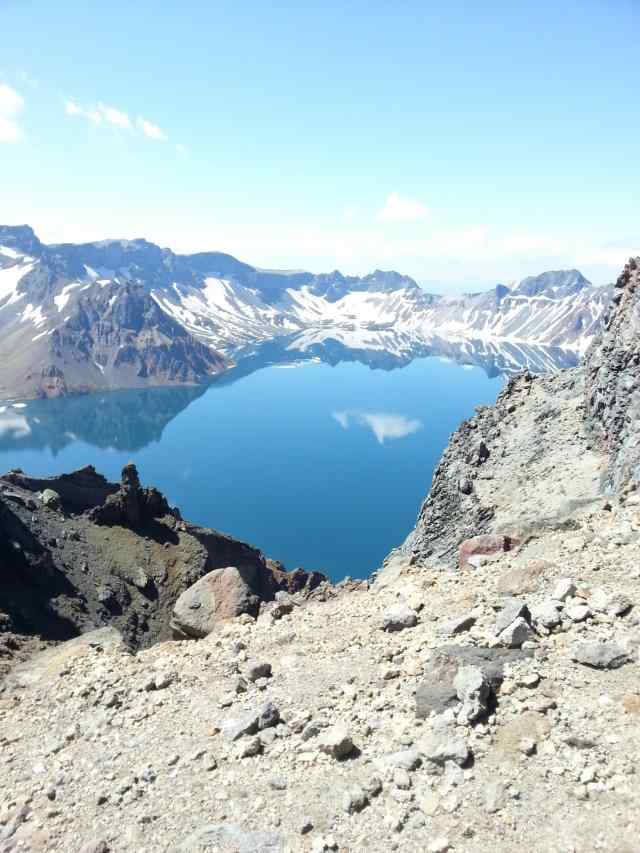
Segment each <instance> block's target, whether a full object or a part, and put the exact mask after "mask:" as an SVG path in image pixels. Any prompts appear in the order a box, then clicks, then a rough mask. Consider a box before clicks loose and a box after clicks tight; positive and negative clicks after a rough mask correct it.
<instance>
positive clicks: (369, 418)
mask: <svg viewBox="0 0 640 853" xmlns="http://www.w3.org/2000/svg"><path fill="white" fill-rule="evenodd" d="M332 417H333V418H334V420H336V421H337V422H338V423H339V424H340V426H341V427H342V429H349V426H350V424H351V421H353V422H354V423H356V424H359V425H360V426H364V427H368V428H369V429H370V430H371V432H372V433H373V434H374V435H375V437H376V439H377V440H378V443H379V444H384V443H385V441H386V440H387V439H397V438H404V437H405V436H407V435H413V433H414V432H418V430H419V429H422V421H420V420H418V419H417V418H407V417H405V416H404V415H396V414H393V413H391V412H332Z"/></svg>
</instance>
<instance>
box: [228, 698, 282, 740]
mask: <svg viewBox="0 0 640 853" xmlns="http://www.w3.org/2000/svg"><path fill="white" fill-rule="evenodd" d="M279 722H280V712H279V711H278V709H277V707H276V706H275V705H274V704H273V703H272V702H267V703H266V704H265V705H263V706H262V708H260V710H259V711H247V713H245V714H242V716H240V717H233V718H232V719H230V720H225V722H224V723H223V724H222V725H221V727H220V729H221V731H222V734H223V735H224V736H225V737H226V738H227V740H230V741H236V740H239V739H240V738H241V737H243V736H244V735H255V734H257V733H258V731H262V730H264V729H268V728H270V727H271V726H277V725H278V723H279Z"/></svg>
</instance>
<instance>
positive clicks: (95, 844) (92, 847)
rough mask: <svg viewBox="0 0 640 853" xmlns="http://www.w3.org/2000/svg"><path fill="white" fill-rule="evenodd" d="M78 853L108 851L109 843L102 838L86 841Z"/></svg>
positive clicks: (102, 852) (104, 852)
mask: <svg viewBox="0 0 640 853" xmlns="http://www.w3.org/2000/svg"><path fill="white" fill-rule="evenodd" d="M80 853H109V845H108V844H107V842H106V841H104V840H103V839H99V840H93V841H88V842H87V843H86V844H85V845H84V847H82V849H81V850H80Z"/></svg>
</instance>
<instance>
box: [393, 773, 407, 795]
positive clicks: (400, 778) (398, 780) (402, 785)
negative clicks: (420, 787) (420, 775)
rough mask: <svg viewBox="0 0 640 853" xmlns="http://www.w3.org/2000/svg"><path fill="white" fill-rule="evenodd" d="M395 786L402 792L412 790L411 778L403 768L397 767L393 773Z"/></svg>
mask: <svg viewBox="0 0 640 853" xmlns="http://www.w3.org/2000/svg"><path fill="white" fill-rule="evenodd" d="M393 784H394V785H395V786H396V788H399V789H400V790H401V791H408V790H409V789H410V788H411V776H409V774H408V773H407V771H406V770H403V768H402V767H397V768H396V769H395V770H394V771H393Z"/></svg>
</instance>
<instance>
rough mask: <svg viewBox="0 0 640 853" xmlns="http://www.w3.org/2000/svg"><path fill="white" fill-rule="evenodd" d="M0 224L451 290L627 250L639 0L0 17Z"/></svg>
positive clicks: (348, 1)
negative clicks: (392, 277) (392, 273)
mask: <svg viewBox="0 0 640 853" xmlns="http://www.w3.org/2000/svg"><path fill="white" fill-rule="evenodd" d="M0 21H1V22H2V24H1V29H2V38H1V40H0V42H1V45H2V47H1V50H0V223H2V224H18V223H28V224H30V225H32V226H33V228H34V229H35V230H36V232H37V234H38V235H39V236H40V238H41V239H42V240H44V241H47V242H58V241H70V242H81V241H87V240H94V239H103V238H106V237H117V238H120V237H125V238H135V237H145V238H147V239H149V240H152V241H153V242H157V243H159V244H161V245H163V246H168V247H170V248H172V249H174V250H175V251H180V252H190V251H202V250H220V251H227V252H230V253H231V254H234V255H236V256H237V257H239V258H241V259H242V260H245V261H247V262H249V263H252V264H255V265H256V266H259V267H264V268H287V269H299V268H304V269H310V270H312V271H314V272H322V271H328V270H333V269H335V268H339V269H341V270H342V271H343V272H346V273H351V274H363V273H366V272H369V271H371V270H373V269H375V268H381V269H397V270H398V271H400V272H402V273H405V274H408V275H411V276H413V277H414V278H415V279H416V280H417V281H419V282H420V283H422V284H425V285H428V286H430V287H433V286H439V289H440V290H442V291H443V292H456V291H457V290H459V289H462V288H468V287H470V286H475V285H484V284H487V285H488V284H495V283H496V282H498V281H501V282H510V281H514V280H518V279H520V278H522V277H523V276H525V275H530V274H536V273H539V272H542V271H543V270H546V269H559V268H568V267H577V268H579V269H580V270H581V271H582V272H583V273H584V274H585V275H587V277H588V278H590V279H591V280H592V281H593V282H594V283H596V284H603V283H606V282H608V281H612V280H614V279H615V277H616V276H617V274H618V273H619V271H620V269H621V267H622V265H623V264H624V262H625V260H626V259H627V258H628V257H629V256H630V255H631V254H640V204H639V203H638V199H639V198H640V167H639V161H640V157H639V154H640V109H638V104H637V95H638V91H640V57H639V55H638V52H637V49H636V42H637V40H636V39H635V38H634V35H633V34H634V33H635V32H637V31H638V25H639V24H640V0H563V2H562V3H558V2H557V0H535V2H530V1H529V0H521V2H518V3H514V2H513V0H510V2H492V0H487V2H483V3H479V2H478V3H470V2H468V0H467V2H459V0H446V2H444V1H443V2H430V0H419V2H414V0H394V1H393V2H391V0H389V2H387V0H366V2H364V0H355V2H354V0H340V2H336V0H323V2H306V0H302V1H301V0H297V2H289V3H282V2H277V0H274V2H271V3H266V2H264V0H262V1H261V2H256V0H245V2H244V3H238V2H237V0H234V2H226V0H225V2H215V0H207V2H205V0H182V2H180V3H158V2H157V0H137V2H136V3H131V2H130V0H127V2H123V0H110V2H109V3H105V2H97V0H59V2H57V3H52V2H51V0H0Z"/></svg>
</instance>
